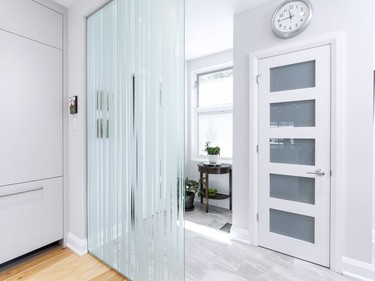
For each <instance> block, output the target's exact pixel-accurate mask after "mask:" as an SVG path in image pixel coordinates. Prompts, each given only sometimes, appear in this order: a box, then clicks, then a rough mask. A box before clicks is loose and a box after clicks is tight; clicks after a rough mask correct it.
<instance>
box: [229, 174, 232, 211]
mask: <svg viewBox="0 0 375 281" xmlns="http://www.w3.org/2000/svg"><path fill="white" fill-rule="evenodd" d="M229 196H230V197H229V209H230V210H232V168H231V169H230V170H229Z"/></svg>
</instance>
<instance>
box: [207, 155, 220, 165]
mask: <svg viewBox="0 0 375 281" xmlns="http://www.w3.org/2000/svg"><path fill="white" fill-rule="evenodd" d="M207 157H208V163H210V164H216V163H217V157H218V155H212V154H208V155H207Z"/></svg>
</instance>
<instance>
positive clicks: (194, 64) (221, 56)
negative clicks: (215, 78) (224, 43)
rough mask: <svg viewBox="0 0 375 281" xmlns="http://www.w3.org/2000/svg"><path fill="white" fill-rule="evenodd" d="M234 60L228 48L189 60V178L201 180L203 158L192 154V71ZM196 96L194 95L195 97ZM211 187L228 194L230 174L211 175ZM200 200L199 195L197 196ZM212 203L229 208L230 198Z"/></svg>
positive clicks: (214, 66) (207, 69) (187, 136)
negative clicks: (199, 167)
mask: <svg viewBox="0 0 375 281" xmlns="http://www.w3.org/2000/svg"><path fill="white" fill-rule="evenodd" d="M232 62H233V51H232V50H228V51H225V52H222V53H218V54H214V55H211V56H207V57H203V58H199V59H194V60H190V61H188V62H187V72H186V76H187V79H186V80H187V86H186V89H187V92H186V95H187V98H186V124H187V130H186V158H185V159H186V161H185V177H188V178H189V179H193V180H196V181H198V180H199V172H198V166H197V165H198V163H200V162H202V161H201V160H197V159H193V158H192V155H191V139H192V137H191V134H192V130H191V125H192V122H191V121H192V113H193V112H192V110H191V97H192V95H195V93H194V86H195V80H194V79H193V77H192V75H191V74H192V73H193V72H196V71H210V70H212V68H220V67H226V66H228V64H229V65H232ZM193 98H194V97H193ZM223 162H226V163H231V162H232V161H223ZM209 180H210V187H215V188H217V190H218V192H220V193H224V194H228V192H229V189H228V187H229V186H228V184H229V174H224V175H210V178H209ZM195 199H196V200H199V198H198V197H196V198H195ZM209 204H210V205H213V206H219V207H222V208H227V209H229V199H225V200H210V201H209Z"/></svg>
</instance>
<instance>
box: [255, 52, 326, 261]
mask: <svg viewBox="0 0 375 281" xmlns="http://www.w3.org/2000/svg"><path fill="white" fill-rule="evenodd" d="M259 73H260V74H261V76H260V81H259V245H260V246H263V247H266V248H270V249H273V250H276V251H279V252H282V253H285V254H288V255H292V256H295V257H298V258H301V259H304V260H308V261H311V262H314V263H317V264H321V265H323V266H329V236H330V235H329V233H330V123H331V122H330V46H329V45H326V46H321V47H316V48H311V49H306V50H303V51H298V52H292V53H288V54H283V55H279V56H274V57H269V58H266V59H262V60H260V61H259Z"/></svg>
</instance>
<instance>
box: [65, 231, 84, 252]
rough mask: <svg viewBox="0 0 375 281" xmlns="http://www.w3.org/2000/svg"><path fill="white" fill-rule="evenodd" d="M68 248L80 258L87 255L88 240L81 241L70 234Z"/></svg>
mask: <svg viewBox="0 0 375 281" xmlns="http://www.w3.org/2000/svg"><path fill="white" fill-rule="evenodd" d="M66 246H67V247H68V248H69V249H70V250H72V251H73V252H74V253H76V254H77V255H79V256H83V255H84V254H87V239H80V238H78V237H77V236H75V235H74V234H72V233H68V242H67V243H66Z"/></svg>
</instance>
